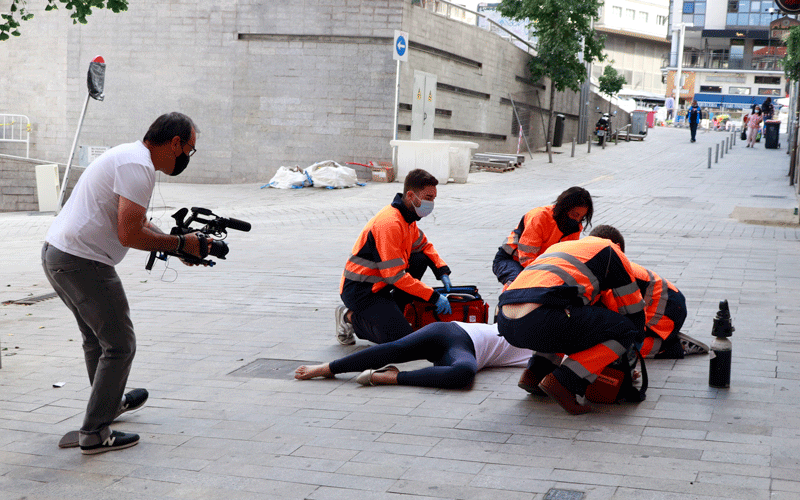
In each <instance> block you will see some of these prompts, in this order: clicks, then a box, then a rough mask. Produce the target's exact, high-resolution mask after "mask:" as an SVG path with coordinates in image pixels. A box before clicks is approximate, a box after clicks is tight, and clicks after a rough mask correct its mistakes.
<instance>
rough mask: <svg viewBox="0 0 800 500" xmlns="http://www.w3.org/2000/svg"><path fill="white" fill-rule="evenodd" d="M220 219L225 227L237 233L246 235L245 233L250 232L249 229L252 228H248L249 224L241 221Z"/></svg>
mask: <svg viewBox="0 0 800 500" xmlns="http://www.w3.org/2000/svg"><path fill="white" fill-rule="evenodd" d="M221 219H222V220H223V221H224V222H223V223H224V224H225V226H227V227H229V228H231V229H235V230H237V231H244V232H245V233H246V232H247V231H250V228H251V227H252V226H250V223H249V222H245V221H243V220H239V219H233V218H231V219H224V218H221Z"/></svg>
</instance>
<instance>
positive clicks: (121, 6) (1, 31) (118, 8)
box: [0, 0, 128, 41]
mask: <svg viewBox="0 0 800 500" xmlns="http://www.w3.org/2000/svg"><path fill="white" fill-rule="evenodd" d="M58 3H62V4H64V5H66V7H67V10H71V11H73V12H72V15H71V16H70V17H71V18H72V24H77V23H81V24H86V17H87V16H89V15H91V13H92V8H96V9H110V10H111V11H113V12H115V13H119V12H122V11H126V10H128V0H107V1H106V0H47V7H45V9H44V10H47V11H50V10H53V9H57V8H58ZM31 19H33V14H32V13H31V12H30V11H29V10H28V1H27V0H11V6H10V7H9V8H8V12H7V13H5V14H0V41H3V40H8V39H9V38H10V37H11V36H19V35H20V33H19V27H20V23H21V22H22V21H30V20H31Z"/></svg>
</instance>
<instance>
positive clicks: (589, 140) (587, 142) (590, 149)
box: [586, 136, 592, 153]
mask: <svg viewBox="0 0 800 500" xmlns="http://www.w3.org/2000/svg"><path fill="white" fill-rule="evenodd" d="M586 144H588V145H589V146H588V150H587V153H591V152H592V138H591V136H590V137H589V139H588V140H587V141H586Z"/></svg>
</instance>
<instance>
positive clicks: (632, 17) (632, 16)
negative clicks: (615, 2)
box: [625, 9, 636, 21]
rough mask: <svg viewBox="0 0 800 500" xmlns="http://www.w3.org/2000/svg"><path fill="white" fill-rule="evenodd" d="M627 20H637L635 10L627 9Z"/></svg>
mask: <svg viewBox="0 0 800 500" xmlns="http://www.w3.org/2000/svg"><path fill="white" fill-rule="evenodd" d="M625 18H626V19H630V20H631V21H634V20H636V11H635V10H633V9H625Z"/></svg>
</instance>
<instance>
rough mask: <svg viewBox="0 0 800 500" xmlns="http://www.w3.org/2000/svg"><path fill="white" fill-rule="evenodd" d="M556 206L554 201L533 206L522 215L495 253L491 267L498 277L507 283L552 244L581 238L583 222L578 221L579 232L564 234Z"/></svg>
mask: <svg viewBox="0 0 800 500" xmlns="http://www.w3.org/2000/svg"><path fill="white" fill-rule="evenodd" d="M554 207H555V205H548V206H544V207H537V208H534V209H533V210H530V211H528V213H526V214H525V215H524V216H523V217H522V219H520V221H519V224H518V225H517V227H516V228H515V229H514V230H513V231H511V234H509V235H508V238H506V242H505V243H503V245H502V246H501V247H500V248H499V250H498V252H497V255H495V258H494V263H493V264H492V270H493V271H494V273H495V275H496V276H497V279H498V281H500V282H501V283H504V284H505V283H507V282H509V281H511V280H513V279H514V278H516V277H517V275H518V274H519V273H520V271H522V269H523V268H525V267H528V266H529V265H530V264H531V263H533V261H534V260H536V257H538V256H539V255H541V254H542V252H544V251H545V250H547V249H548V248H550V246H551V245H553V244H555V243H558V242H560V241H574V240H577V239H578V237H579V236H580V233H581V231H583V225H579V228H580V229H579V230H578V231H577V232H575V233H570V234H567V235H565V234H564V233H562V232H561V230H560V229H559V228H558V224H557V223H556V220H555V219H554V218H553V208H554Z"/></svg>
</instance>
